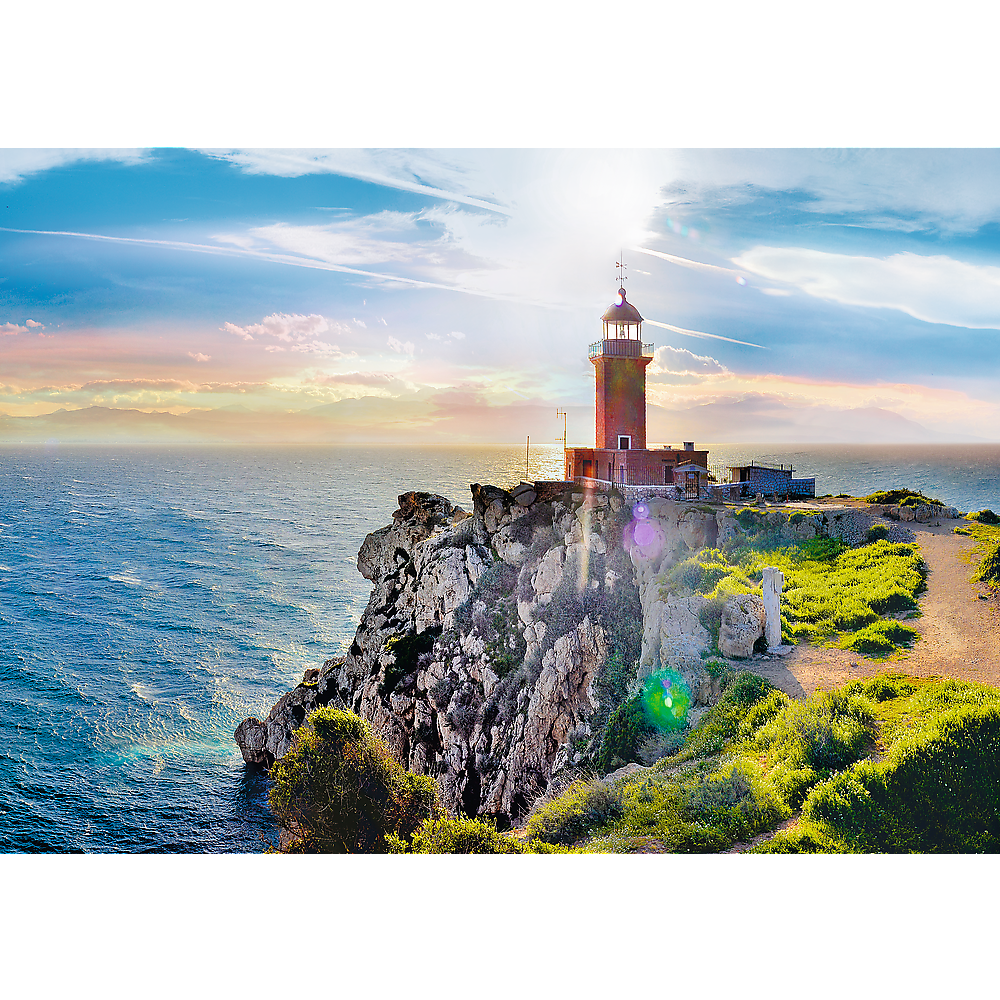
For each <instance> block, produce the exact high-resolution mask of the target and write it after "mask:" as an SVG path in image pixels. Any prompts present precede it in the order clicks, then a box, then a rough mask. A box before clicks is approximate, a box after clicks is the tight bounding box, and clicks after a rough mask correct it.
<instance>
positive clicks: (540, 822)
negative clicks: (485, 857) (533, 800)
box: [526, 780, 622, 844]
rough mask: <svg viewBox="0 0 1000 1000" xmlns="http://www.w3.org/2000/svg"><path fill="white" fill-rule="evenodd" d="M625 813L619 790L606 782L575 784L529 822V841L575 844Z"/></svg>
mask: <svg viewBox="0 0 1000 1000" xmlns="http://www.w3.org/2000/svg"><path fill="white" fill-rule="evenodd" d="M621 814H622V800H621V795H620V793H619V792H618V790H617V789H616V788H615V787H614V786H613V785H611V784H609V783H608V782H606V781H600V780H597V781H574V782H573V784H572V785H570V786H569V788H567V789H566V791H565V792H563V794H562V795H560V796H559V798H557V799H554V800H553V801H552V802H549V803H547V804H546V805H544V806H542V807H541V808H540V809H538V811H537V812H535V813H534V814H533V815H532V816H531V818H530V819H529V820H528V826H527V831H526V832H527V834H528V837H529V838H537V839H538V840H541V841H544V842H546V843H550V844H573V843H575V842H576V841H577V840H580V839H581V838H582V837H585V836H587V835H588V834H589V833H590V832H591V831H592V830H594V829H595V828H598V827H602V826H605V825H607V824H608V823H612V822H614V821H615V820H616V819H618V818H619V817H620V816H621Z"/></svg>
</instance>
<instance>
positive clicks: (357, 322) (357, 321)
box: [354, 317, 368, 329]
mask: <svg viewBox="0 0 1000 1000" xmlns="http://www.w3.org/2000/svg"><path fill="white" fill-rule="evenodd" d="M354 324H355V326H360V327H362V328H363V329H367V327H368V324H367V323H365V321H364V320H363V319H358V318H357V317H354Z"/></svg>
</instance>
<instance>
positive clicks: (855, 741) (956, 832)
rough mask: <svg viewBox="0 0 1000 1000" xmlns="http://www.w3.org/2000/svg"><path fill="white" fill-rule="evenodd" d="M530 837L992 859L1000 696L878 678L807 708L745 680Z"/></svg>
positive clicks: (571, 844) (551, 812) (997, 840)
mask: <svg viewBox="0 0 1000 1000" xmlns="http://www.w3.org/2000/svg"><path fill="white" fill-rule="evenodd" d="M592 797H593V799H594V801H596V802H598V803H604V804H605V805H607V803H614V805H613V807H611V808H604V809H601V808H594V809H589V811H588V808H589V807H588V803H590V802H591V801H592ZM785 820H792V825H791V826H790V827H789V828H788V829H785V830H782V831H780V832H774V831H775V828H776V827H777V826H778V825H779V824H781V823H783V822H784V821H785ZM532 824H533V825H532ZM528 831H529V834H530V835H531V836H533V837H535V838H536V839H537V840H538V841H540V842H550V843H552V844H553V845H554V846H556V845H558V846H560V847H562V849H563V850H567V849H568V850H570V851H572V852H573V853H630V852H634V851H642V850H650V849H654V850H657V851H664V852H677V853H692V852H697V853H704V852H715V851H722V850H725V849H727V848H728V847H730V846H732V845H733V844H734V843H750V842H752V841H753V840H755V839H757V840H759V841H760V842H759V843H758V844H757V845H756V846H755V847H753V848H752V850H753V851H754V852H755V853H857V852H888V853H907V852H941V853H945V852H966V853H968V852H990V853H995V852H996V851H997V850H1000V691H998V690H996V689H995V688H990V687H987V686H986V685H982V684H972V683H967V682H962V681H954V680H939V679H917V678H908V677H905V676H903V675H901V674H883V675H880V676H877V677H874V678H871V679H869V680H866V681H853V682H851V683H849V684H847V685H845V686H843V687H841V688H839V689H837V690H835V691H832V692H820V693H816V694H814V695H813V696H811V697H810V698H809V699H807V700H806V701H805V702H801V701H795V700H792V699H790V698H788V696H787V695H785V694H783V693H782V692H780V691H778V690H776V689H775V688H774V687H773V686H772V685H770V684H769V683H768V682H767V681H765V680H764V679H763V678H760V677H756V676H755V675H752V674H747V673H741V674H738V675H737V676H736V677H735V678H732V679H731V680H730V682H729V684H728V685H727V687H726V690H725V692H724V694H723V697H722V698H721V699H720V701H719V702H718V704H717V705H716V706H715V707H714V708H712V709H711V710H710V711H709V712H707V713H706V714H705V715H704V716H703V717H702V719H701V721H700V724H699V725H698V726H697V727H696V728H695V729H694V730H693V731H692V732H690V733H689V734H688V736H687V739H686V741H685V746H684V748H683V749H682V750H681V751H680V752H679V753H678V754H676V755H674V756H673V757H669V758H665V759H663V760H661V761H660V762H659V763H658V764H656V765H654V766H653V767H651V768H648V769H646V770H645V771H643V772H641V773H639V774H637V775H632V776H629V777H627V778H624V779H620V780H619V781H618V782H616V783H615V785H614V786H613V788H612V789H611V790H610V791H609V788H608V785H607V783H606V782H597V781H593V782H586V781H580V782H576V783H574V785H573V786H571V787H570V788H569V789H567V791H566V792H565V793H564V794H563V795H562V796H560V797H559V798H557V799H555V800H553V801H552V802H550V803H549V804H548V805H547V806H545V807H543V809H542V810H539V812H538V813H537V814H536V816H535V817H533V820H532V823H531V824H529V828H528ZM769 834H771V836H768V835H769Z"/></svg>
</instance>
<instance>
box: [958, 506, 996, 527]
mask: <svg viewBox="0 0 1000 1000" xmlns="http://www.w3.org/2000/svg"><path fill="white" fill-rule="evenodd" d="M965 516H966V517H967V518H968V519H969V520H970V521H978V522H979V523H980V524H1000V517H997V515H996V514H994V513H993V511H991V510H990V509H989V507H987V508H986V510H977V511H974V512H971V513H969V514H966V515H965Z"/></svg>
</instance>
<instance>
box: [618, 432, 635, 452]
mask: <svg viewBox="0 0 1000 1000" xmlns="http://www.w3.org/2000/svg"><path fill="white" fill-rule="evenodd" d="M631 447H632V438H631V436H630V435H628V434H619V435H618V450H619V451H628V450H629V449H630V448H631Z"/></svg>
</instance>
